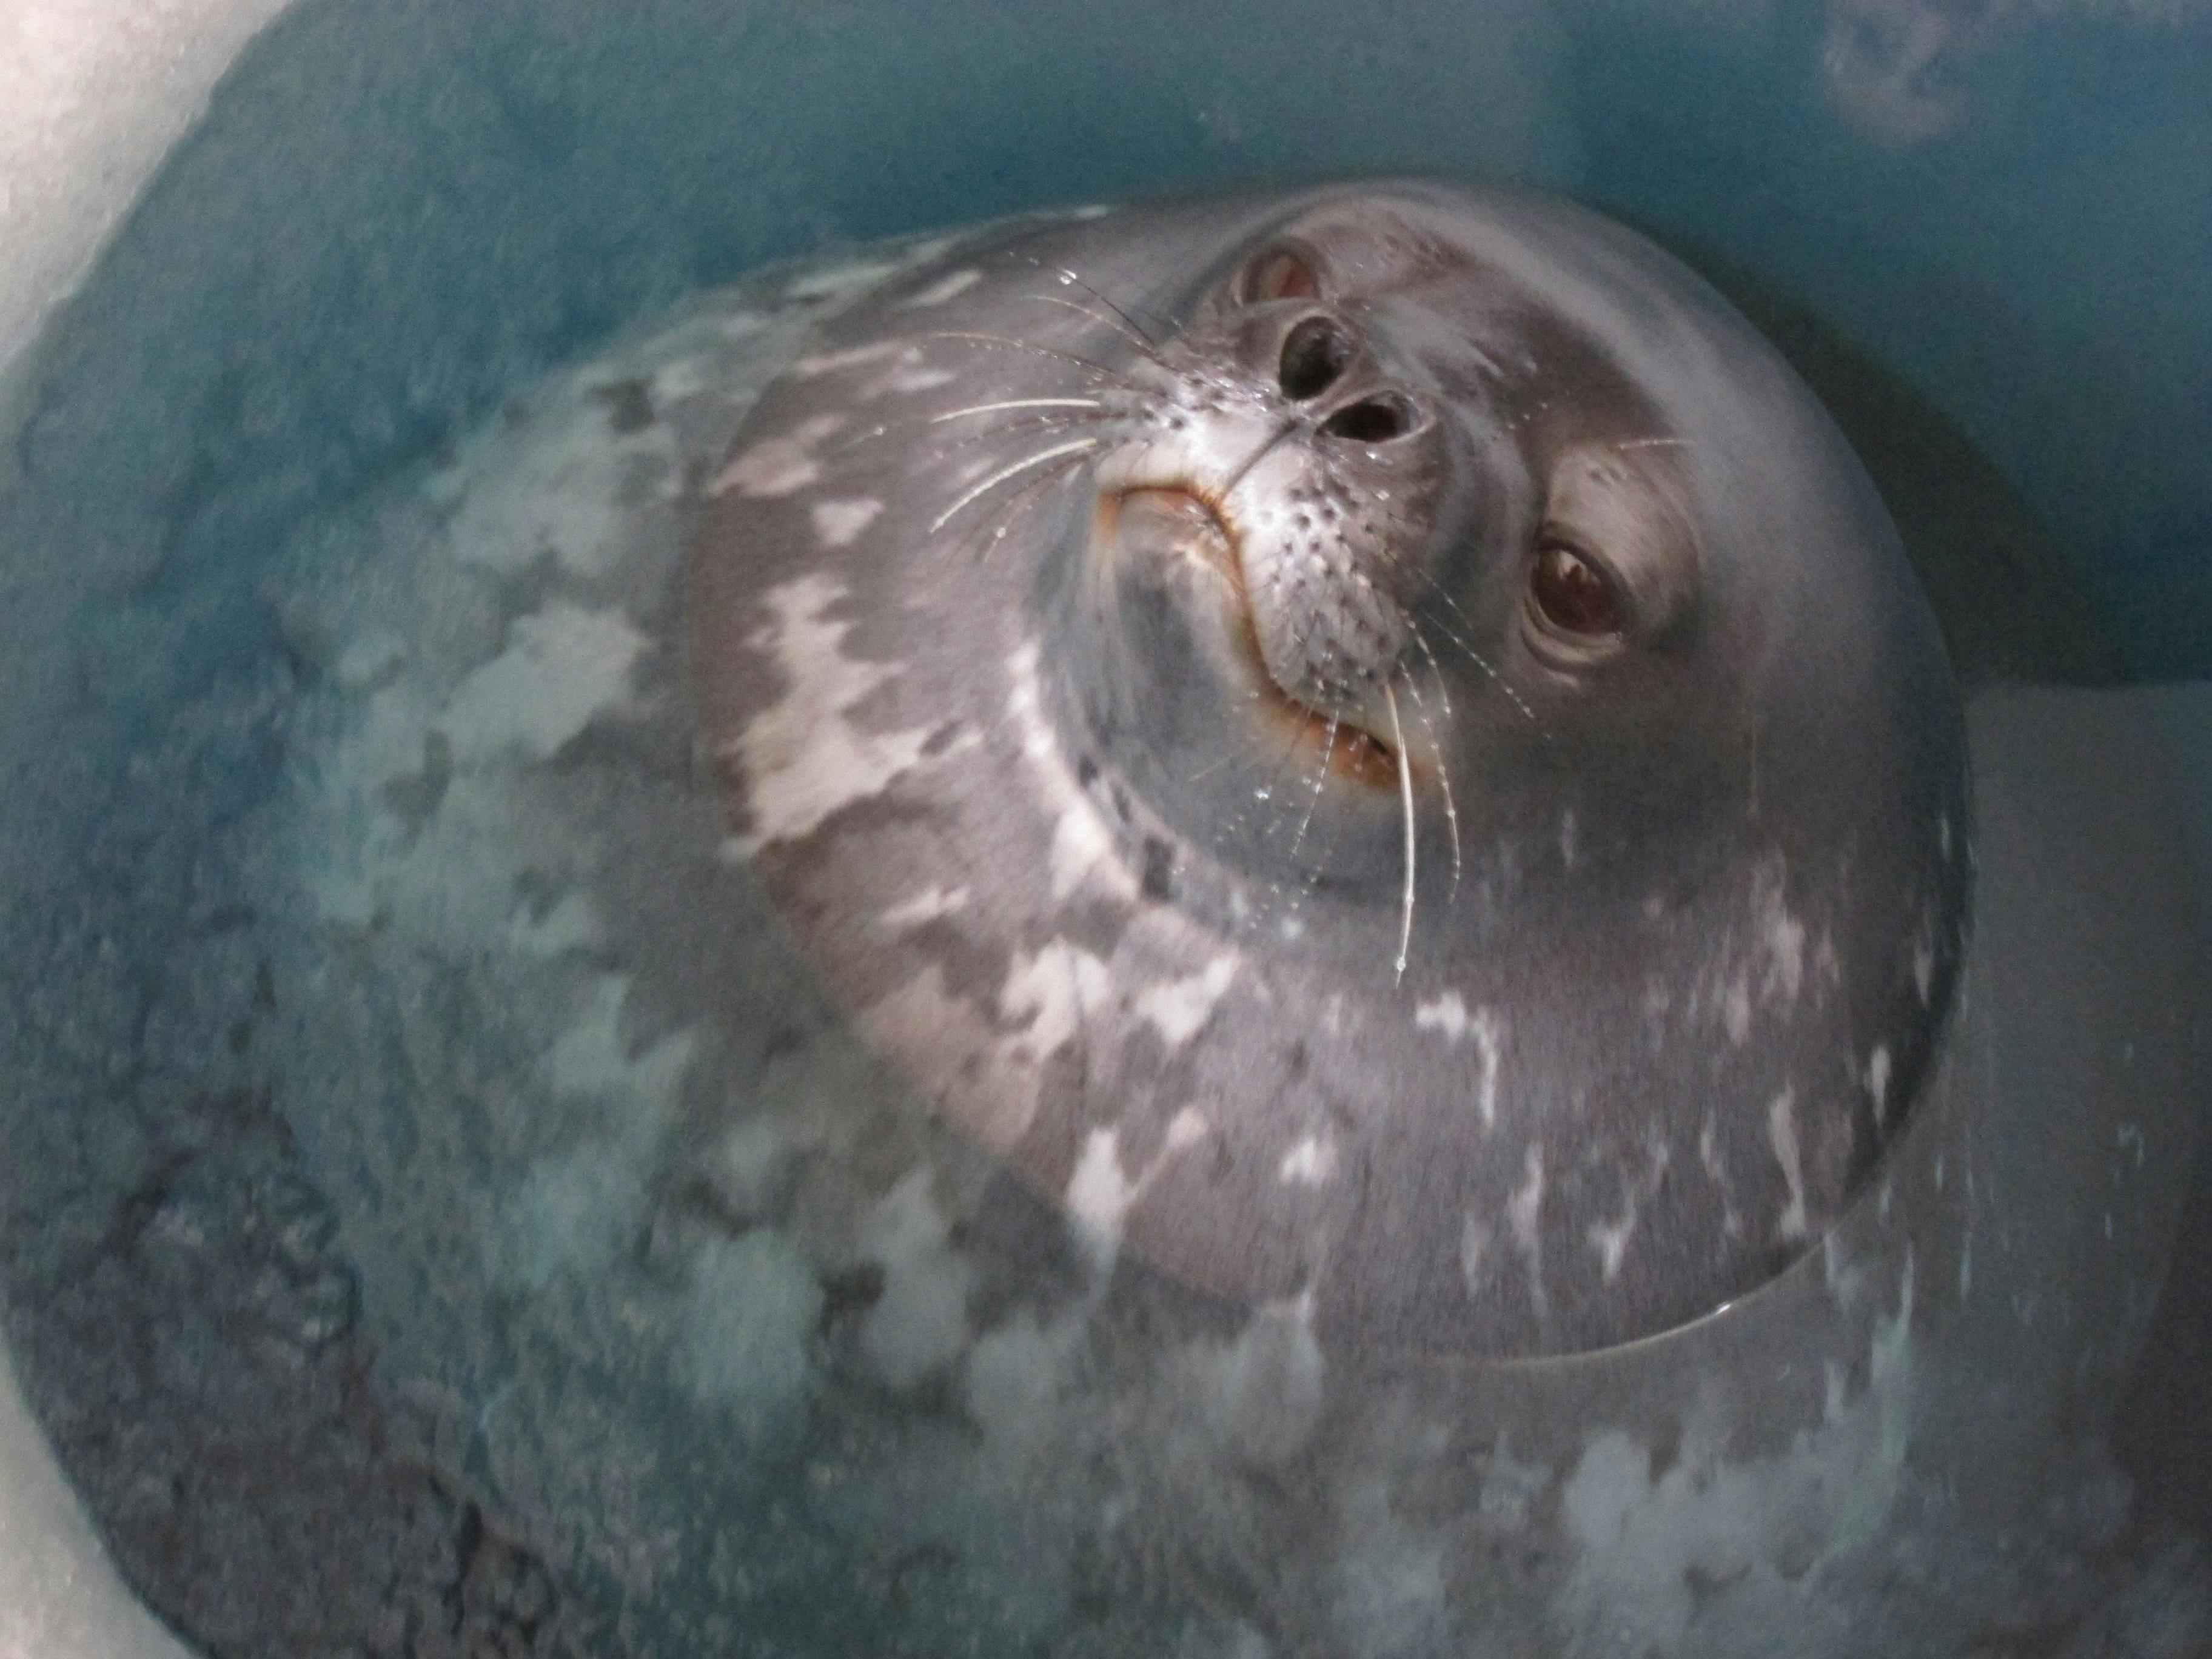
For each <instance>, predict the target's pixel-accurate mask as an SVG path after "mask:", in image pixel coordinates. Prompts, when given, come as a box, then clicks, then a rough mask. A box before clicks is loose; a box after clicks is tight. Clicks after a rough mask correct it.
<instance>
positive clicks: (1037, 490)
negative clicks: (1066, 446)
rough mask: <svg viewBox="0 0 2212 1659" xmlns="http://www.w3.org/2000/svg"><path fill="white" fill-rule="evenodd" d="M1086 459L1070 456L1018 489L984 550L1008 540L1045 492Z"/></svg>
mask: <svg viewBox="0 0 2212 1659" xmlns="http://www.w3.org/2000/svg"><path fill="white" fill-rule="evenodd" d="M1084 460H1085V457H1084V456H1082V455H1073V456H1070V457H1069V458H1068V459H1066V460H1064V461H1062V462H1060V465H1057V466H1054V467H1052V468H1050V469H1049V470H1048V471H1044V472H1042V473H1040V474H1038V475H1037V476H1036V477H1034V478H1031V479H1030V481H1029V482H1028V483H1024V485H1023V486H1022V487H1021V488H1020V489H1017V490H1016V491H1015V492H1014V493H1013V495H1012V498H1011V499H1010V500H1009V501H1008V502H1007V504H1006V514H1005V516H1004V517H1003V518H1001V519H1000V520H999V527H998V528H997V529H996V530H994V531H993V532H991V534H990V538H989V540H988V541H987V543H985V544H982V546H983V548H984V550H988V549H989V548H992V547H996V546H997V545H998V544H1000V542H1002V541H1004V540H1006V536H1007V533H1008V532H1011V531H1012V529H1013V528H1014V526H1016V525H1018V524H1019V523H1020V522H1021V518H1022V515H1023V514H1024V513H1027V512H1028V511H1029V510H1030V508H1031V507H1034V506H1036V503H1037V501H1038V500H1039V499H1040V498H1041V497H1042V495H1043V494H1044V492H1045V491H1046V490H1047V489H1049V488H1051V487H1052V486H1053V485H1054V484H1055V483H1059V482H1060V480H1061V479H1062V478H1065V477H1066V476H1067V475H1068V474H1069V473H1071V472H1073V471H1076V470H1077V469H1078V468H1079V467H1080V466H1082V465H1083V464H1084Z"/></svg>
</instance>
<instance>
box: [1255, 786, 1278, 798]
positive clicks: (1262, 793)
mask: <svg viewBox="0 0 2212 1659" xmlns="http://www.w3.org/2000/svg"><path fill="white" fill-rule="evenodd" d="M1274 793H1275V792H1274V791H1273V790H1272V789H1255V790H1254V791H1253V792H1252V799H1254V800H1271V799H1273V798H1274Z"/></svg>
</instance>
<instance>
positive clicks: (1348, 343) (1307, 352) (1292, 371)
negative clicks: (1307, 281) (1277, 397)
mask: <svg viewBox="0 0 2212 1659" xmlns="http://www.w3.org/2000/svg"><path fill="white" fill-rule="evenodd" d="M1350 362H1352V336H1351V334H1350V333H1349V332H1348V331H1346V329H1345V327H1344V325H1342V324H1341V323H1340V322H1338V321H1336V320H1335V319H1334V318H1330V317H1309V318H1307V319H1305V320H1304V322H1302V323H1300V324H1299V325H1297V327H1296V328H1294V329H1292V330H1291V331H1290V334H1289V335H1288V336H1287V337H1285V339H1284V341H1283V356H1282V362H1280V363H1279V365H1278V366H1277V368H1276V371H1275V374H1276V379H1277V380H1279V381H1280V382H1281V384H1282V388H1283V395H1284V396H1285V398H1290V399H1291V400H1292V401H1293V402H1296V403H1304V402H1305V401H1306V399H1307V398H1318V397H1319V396H1321V394H1322V392H1326V391H1328V389H1329V387H1331V386H1334V385H1335V384H1336V381H1337V377H1338V376H1339V375H1340V374H1343V373H1344V371H1345V368H1346V366H1347V365H1348V364H1349V363H1350Z"/></svg>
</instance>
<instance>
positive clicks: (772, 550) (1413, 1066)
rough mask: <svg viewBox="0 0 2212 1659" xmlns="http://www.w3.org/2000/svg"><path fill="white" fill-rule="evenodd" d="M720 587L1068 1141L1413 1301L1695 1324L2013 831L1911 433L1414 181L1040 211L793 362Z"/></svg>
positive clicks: (935, 948) (949, 1079)
mask: <svg viewBox="0 0 2212 1659" xmlns="http://www.w3.org/2000/svg"><path fill="white" fill-rule="evenodd" d="M710 495H712V497H713V499H712V501H711V504H710V506H709V508H708V517H707V520H706V524H705V526H704V529H703V532H702V536H701V538H700V540H699V542H698V544H697V547H696V550H695V553H694V556H693V563H692V571H691V578H690V600H689V604H690V615H689V623H688V625H689V628H690V638H691V650H692V658H693V660H692V672H693V675H694V678H695V684H696V688H697V696H698V698H699V703H700V707H701V709H702V720H703V729H702V741H703V743H704V744H706V745H707V746H708V749H709V750H711V752H712V754H713V755H714V757H715V760H716V762H717V763H718V764H719V766H720V771H721V775H722V776H723V778H724V780H725V781H726V798H727V799H728V802H729V805H730V810H731V812H732V823H733V827H734V829H735V830H736V832H737V835H738V837H739V838H740V841H741V843H742V845H743V846H744V848H745V849H746V850H747V851H748V853H749V854H750V856H751V858H752V860H753V861H754V864H755V866H756V868H757V870H758V871H759V872H760V874H761V877H762V878H763V882H764V883H765V884H766V886H767V889H768V890H769V894H770V896H771V899H772V901H773V902H775V904H776V906H777V907H778V908H779V909H780V910H781V914H782V915H783V916H784V918H785V919H786V921H787V925H788V926H789V927H790V928H791V929H792V931H793V933H794V935H795V936H796V937H797V939H798V940H799V944H800V945H801V946H802V948H803V950H804V951H805V952H806V953H807V954H808V955H809V957H811V960H812V961H813V962H814V963H815V964H816V966H817V969H818V971H819V972H820V974H821V975H822V976H823V980H824V981H825V982H826V983H827V985H828V987H829V989H830V991H831V994H832V995H833V996H834V997H835V998H836V999H837V1000H841V1001H842V1003H843V1004H844V1005H845V1006H848V1008H849V1009H850V1010H851V1011H852V1012H853V1013H854V1015H855V1016H856V1017H857V1018H858V1020H859V1022H860V1025H861V1027H862V1029H863V1030H865V1031H866V1034H867V1036H868V1038H869V1040H870V1041H871V1042H872V1043H873V1044H874V1045H875V1046H876V1047H877V1048H878V1049H879V1050H880V1051H881V1052H883V1053H884V1054H887V1055H888V1056H890V1058H891V1059H892V1060H893V1061H894V1062H895V1064H896V1066H898V1067H899V1068H900V1069H901V1070H902V1071H903V1072H904V1073H906V1074H907V1075H908V1076H909V1077H910V1078H912V1079H914V1080H915V1082H917V1083H918V1084H919V1085H920V1086H921V1088H922V1089H923V1090H924V1091H926V1092H927V1094H928V1095H929V1097H932V1098H933V1099H934V1100H935V1101H936V1102H937V1103H939V1106H940V1108H941V1109H942V1110H943V1111H944V1112H945V1115H947V1116H948V1117H949V1118H950V1119H951V1121H954V1122H955V1123H956V1124H958V1125H961V1126H963V1127H965V1128H966V1129H967V1130H968V1131H969V1133H972V1134H973V1135H975V1137H976V1138H978V1139H980V1140H981V1141H982V1142H983V1143H984V1144H986V1145H987V1146H989V1147H991V1148H992V1149H993V1150H994V1152H996V1153H997V1154H999V1155H1000V1157H1002V1158H1004V1159H1005V1161H1006V1164H1007V1165H1008V1166H1009V1167H1010V1168H1011V1169H1012V1170H1014V1171H1015V1172H1016V1173H1017V1174H1018V1176H1019V1177H1020V1178H1021V1179H1022V1180H1023V1181H1024V1182H1025V1183H1026V1184H1028V1185H1029V1186H1030V1188H1032V1189H1034V1190H1036V1192H1038V1193H1040V1194H1043V1195H1045V1196H1046V1197H1047V1198H1048V1199H1049V1200H1051V1201H1053V1202H1054V1203H1056V1204H1058V1205H1060V1206H1063V1207H1064V1208H1066V1210H1068V1211H1069V1212H1072V1213H1073V1214H1075V1215H1076V1216H1078V1217H1079V1218H1082V1219H1084V1220H1085V1222H1086V1223H1087V1224H1088V1225H1091V1227H1093V1228H1094V1229H1095V1230H1097V1231H1098V1232H1099V1234H1101V1235H1102V1236H1103V1237H1106V1238H1109V1239H1110V1240H1112V1241H1114V1242H1115V1243H1118V1244H1119V1245H1121V1246H1122V1247H1125V1248H1126V1249H1127V1251H1128V1253H1129V1254H1130V1255H1133V1256H1134V1257H1136V1258H1137V1259H1139V1260H1140V1261H1144V1262H1146V1263H1147V1264H1149V1265H1150V1266H1152V1267H1156V1268H1158V1269H1160V1270H1163V1271H1164V1272H1165V1273H1168V1274H1169V1275H1170V1276H1171V1277H1172V1278H1174V1279H1178V1280H1180V1281H1182V1282H1183V1283H1185V1284H1188V1285H1191V1286H1193V1287H1194V1288H1196V1289H1198V1290H1200V1291H1205V1292H1207V1293H1211V1294H1213V1295H1217V1296H1220V1297H1226V1298H1229V1299H1231V1301H1233V1302H1235V1303H1237V1304H1245V1305H1253V1304H1265V1303H1267V1302H1269V1301H1273V1300H1285V1301H1298V1300H1303V1299H1309V1298H1310V1306H1311V1308H1312V1310H1313V1313H1314V1316H1315V1318H1316V1322H1317V1328H1320V1329H1322V1331H1324V1332H1327V1333H1332V1334H1334V1336H1335V1337H1337V1338H1339V1339H1340V1340H1345V1341H1347V1342H1348V1341H1355V1340H1356V1341H1357V1342H1358V1344H1360V1345H1361V1346H1362V1349H1363V1351H1365V1352H1428V1353H1443V1354H1458V1355H1489V1356H1511V1355H1534V1354H1543V1353H1558V1352H1577V1351H1583V1350H1588V1349H1593V1348H1599V1347H1603V1346H1608V1345H1611V1344H1615V1343H1618V1342H1620V1341H1623V1340H1629V1339H1631V1338H1635V1337H1638V1336H1645V1335H1649V1334H1653V1333H1656V1332H1658V1331H1662V1330H1665V1329H1668V1328H1671V1327H1673V1326H1676V1325H1680V1324H1681V1323H1683V1322H1685V1321H1687V1320H1690V1319H1692V1318H1694V1317H1696V1316H1699V1315H1701V1314H1704V1313H1705V1312H1708V1311H1710V1310H1712V1309H1714V1308H1716V1307H1717V1306H1719V1305H1721V1304H1723V1303H1725V1302H1727V1301H1728V1300H1729V1299H1730V1298H1732V1297H1736V1296H1739V1295H1741V1294H1742V1293H1743V1292H1745V1291H1748V1290H1750V1289H1751V1288H1753V1287H1754V1286H1756V1285H1759V1284H1761V1283H1763V1282H1765V1280H1766V1279H1769V1278H1771V1276H1773V1275H1774V1274H1775V1273H1777V1272H1778V1271H1779V1270H1780V1269H1781V1268H1783V1267H1785V1266H1786V1265H1787V1264H1788V1263H1789V1262H1790V1261H1792V1260H1794V1259H1795V1258H1796V1257H1797V1256H1798V1255H1801V1254H1802V1253H1803V1252H1804V1251H1805V1250H1806V1249H1808V1248H1809V1247H1810V1245H1811V1244H1812V1243H1814V1241H1815V1240H1816V1239H1818V1238H1819V1237H1820V1235H1821V1234H1822V1232H1823V1231H1825V1230H1826V1227H1827V1226H1828V1225H1829V1224H1830V1223H1831V1222H1832V1220H1833V1219H1834V1218H1836V1217H1837V1216H1838V1214H1839V1213H1841V1212H1842V1210H1843V1209H1844V1206H1846V1204H1847V1203H1848V1202H1849V1201H1850V1198H1851V1197H1852V1195H1853V1194H1855V1193H1856V1192H1857V1191H1858V1190H1859V1189H1860V1188H1861V1187H1862V1185H1863V1182H1865V1180H1866V1178H1867V1176H1868V1175H1869V1171H1870V1170H1873V1169H1874V1168H1875V1167H1876V1165H1877V1164H1878V1162H1879V1160H1880V1158H1881V1152H1882V1149H1883V1147H1884V1145H1885V1143H1886V1141H1887V1138H1888V1137H1889V1136H1890V1135H1891V1134H1892V1133H1893V1132H1894V1130H1895V1129H1896V1127H1898V1125H1899V1123H1900V1122H1901V1121H1903V1120H1904V1118H1905V1115H1907V1113H1908V1112H1909V1110H1910V1109H1911V1104H1912V1103H1913V1101H1914V1099H1915V1098H1916V1097H1917V1092H1918V1091H1919V1089H1920V1087H1921V1085H1922V1082H1923V1078H1924V1076H1925V1073H1926V1070H1927V1066H1928V1064H1929V1060H1930V1057H1931V1055H1932V1054H1933V1053H1934V1052H1935V1048H1936V1043H1937V1042H1938V1041H1939V1039H1940V1035H1941V1032H1942V1028H1943V1023H1944V1019H1945V1017H1946V1012H1947V1009H1948V1004H1949V1000H1950V994H1951V986H1952V983H1953V980H1954V973H1955V969H1956V964H1957V962H1958V959H1959V952H1960V949H1961V947H1962V943H1963V939H1964V937H1965V932H1966V919H1967V914H1968V897H1969V891H1970V886H1971V882H1970V875H1969V858H1970V854H1969V845H1970V826H1969V820H1968V792H1967V783H1966V756H1965V750H1964V744H1963V738H1962V735H1961V727H1960V714H1959V708H1958V701H1957V694H1956V690H1955V688H1954V684H1953V681H1952V678H1951V674H1950V671H1949V668H1948V663H1947V661H1946V659H1945V656H1944V653H1943V648H1942V643H1941V641H1940V639H1939V636H1938V634H1937V631H1936V627H1935V624H1934V622H1933V620H1932V617H1930V615H1929V612H1928V611H1927V608H1926V605H1925V604H1924V602H1923V600H1922V599H1921V598H1920V595H1919V592H1918V589H1917V586H1916V585H1915V583H1914V581H1913V579H1912V576H1911V570H1910V568H1909V567H1908V566H1907V564H1906V562H1905V559H1904V557H1903V556H1902V554H1901V552H1900V550H1899V546H1898V544H1897V540H1896V537H1895V535H1894V532H1893V530H1892V529H1891V527H1890V526H1889V525H1888V523H1887V519H1886V517H1885V516H1884V514H1883V513H1882V510H1881V505H1880V502H1879V501H1878V499H1877V497H1876V496H1875V492H1874V490H1873V489H1872V488H1871V487H1870V486H1869V483H1868V482H1867V480H1866V478H1865V477H1864V475H1863V472H1862V471H1860V469H1859V468H1858V466H1857V463H1856V461H1855V460H1854V459H1852V457H1851V455H1850V452H1849V450H1848V448H1847V447H1846V446H1844V443H1843V442H1842V441H1841V440H1840V439H1839V438H1838V435H1837V434H1836V433H1835V431H1834V429H1833V428H1832V426H1831V425H1830V423H1829V422H1827V420H1826V417H1825V416H1823V415H1822V413H1821V412H1820V409H1819V407H1818V406H1817V405H1816V404H1814V401H1813V400H1812V398H1810V396H1809V394H1808V393H1807V392H1805V391H1804V390H1803V388H1802V386H1801V385H1800V384H1799V383H1798V382H1797V381H1796V379H1795V377H1794V376H1793V375H1792V374H1791V373H1790V370H1789V369H1788V368H1786V367H1785V366H1784V364H1783V362H1781V361H1780V360H1779V359H1778V357H1777V356H1775V355H1774V354H1773V353H1772V352H1771V350H1770V349H1768V348H1767V347H1766V346H1765V344H1764V343H1763V342H1762V341H1761V340H1760V339H1759V337H1758V336H1757V335H1756V334H1755V333H1754V332H1753V331H1752V330H1751V329H1750V328H1749V327H1748V325H1745V324H1743V323H1742V322H1741V319H1739V318H1737V317H1736V316H1735V314H1734V313H1732V312H1731V311H1730V310H1729V307H1727V306H1726V305H1725V303H1724V302H1723V301H1721V300H1720V299H1719V298H1718V296H1717V295H1714V294H1713V293H1712V292H1711V290H1710V289H1706V288H1705V286H1704V285H1703V284H1702V283H1700V282H1699V280H1698V279H1697V278H1695V277H1694V276H1692V275H1691V274H1690V273H1688V272H1687V271H1686V270H1683V269H1682V268H1681V267H1680V266H1679V265H1677V264H1675V263H1674V261H1672V260H1671V259H1670V258H1668V257H1667V256H1665V255H1663V254H1662V253H1661V252H1658V251H1657V250H1656V249H1655V248H1652V247H1651V246H1649V245H1648V244H1645V243H1644V242H1643V241H1641V240H1639V239H1638V238H1636V237H1634V236H1632V235H1631V234H1629V233H1627V232H1626V231H1623V230H1621V229H1620V228H1618V227H1615V226H1613V225H1610V224H1608V223H1607V222H1603V221H1601V220H1599V219H1597V218H1595V216H1590V215H1588V214H1585V213H1583V212H1581V211H1580V210H1575V209H1571V208H1569V207H1566V206H1565V205H1562V204H1552V203H1546V202H1541V201H1537V200H1534V199H1531V198H1529V197H1524V196H1521V195H1518V194H1516V193H1514V192H1510V191H1503V190H1470V189H1457V188H1451V189H1447V188H1444V187H1441V186H1436V185H1420V184H1407V185H1382V186H1373V187H1363V188H1358V189H1326V190H1321V191H1304V192H1295V193H1290V194H1284V195H1278V196H1255V197H1245V198H1237V199H1234V200H1231V201H1229V202H1226V203H1223V202H1212V203H1206V204H1191V205H1179V206H1164V207H1158V208H1151V209H1142V210H1131V211H1127V212H1124V213H1121V214H1117V215H1115V216H1111V217H1110V218H1108V219H1104V220H1099V221H1091V222H1073V223H1064V224H1058V225H1054V226H1049V227H1028V228H1018V229H1014V230H1010V231H1008V232H1006V233H1005V234H1001V235H999V236H997V237H994V238H987V239H986V240H984V241H983V242H981V244H980V245H969V246H963V247H962V248H961V249H959V250H958V251H957V252H955V253H952V254H949V255H947V256H945V258H944V259H942V260H941V261H939V263H937V264H932V265H929V266H927V267H926V268H924V269H922V270H918V271H916V272H915V273H914V274H912V275H911V276H906V277H904V278H902V279H901V280H900V281H898V282H896V283H892V284H890V285H889V286H888V287H887V288H886V289H884V291H883V292H882V293H881V294H880V295H878V296H876V297H874V298H872V299H871V300H870V301H866V302H865V303H863V304H861V305H860V306H858V307H854V309H852V310H851V311H849V312H848V313H846V314H844V315H843V316H842V317H841V318H840V319H838V320H837V321H836V324H835V325H832V327H831V328H830V330H829V337H828V339H827V341H826V342H825V343H824V345H823V348H822V349H819V350H817V351H815V352H813V353H811V354H810V355H808V356H805V357H803V358H802V359H800V360H799V362H796V363H794V364H793V367H792V368H791V369H790V370H789V371H788V372H787V374H785V375H784V376H783V377H782V378H781V380H779V381H778V382H777V383H775V385H774V386H771V387H770V388H769V391H768V392H766V393H765V394H764V395H763V398H762V399H761V401H760V403H759V404H757V406H756V408H755V409H754V410H753V411H752V413H751V415H750V416H749V418H748V420H747V422H746V423H745V426H744V428H743V430H742V431H741V432H740V433H739V435H738V439H737V441H736V443H735V445H734V447H733V449H732V454H731V457H730V459H729V460H728V462H727V464H726V466H725V467H724V468H723V470H722V471H721V472H720V475H719V476H718V477H716V479H715V480H714V483H713V485H712V486H710Z"/></svg>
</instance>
